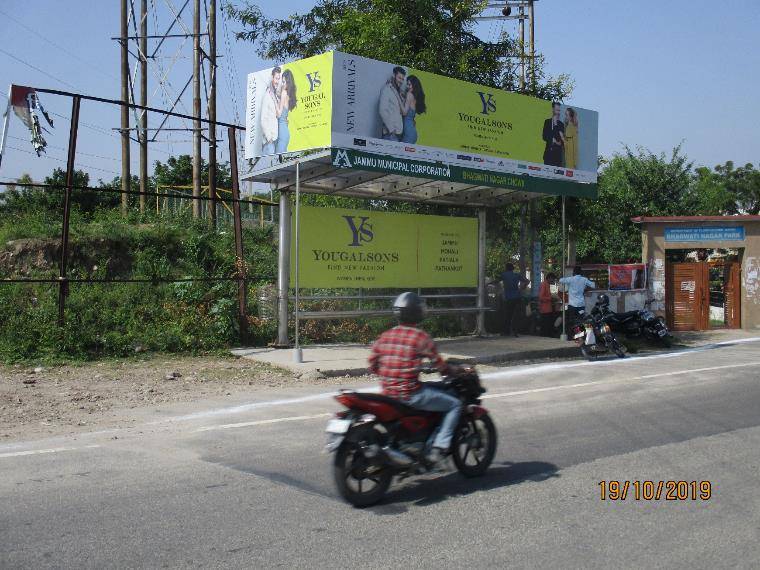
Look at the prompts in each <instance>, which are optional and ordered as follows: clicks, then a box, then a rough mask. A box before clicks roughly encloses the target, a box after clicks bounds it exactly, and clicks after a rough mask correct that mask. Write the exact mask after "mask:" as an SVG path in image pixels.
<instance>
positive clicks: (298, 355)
mask: <svg viewBox="0 0 760 570" xmlns="http://www.w3.org/2000/svg"><path fill="white" fill-rule="evenodd" d="M300 211H301V161H300V160H299V161H298V162H296V255H295V258H296V259H295V280H294V281H295V282H294V287H293V288H294V290H295V305H294V311H293V312H294V313H295V337H296V347H295V349H294V351H293V361H294V362H296V363H297V364H300V363H302V362H303V351H302V350H301V345H300V342H299V341H300V338H299V337H298V325H299V322H298V301H299V299H298V293H299V291H298V285H299V284H298V249H299V246H300V245H301V244H300V239H299V238H300V235H299V229H300V228H299V223H298V222H299V221H300V220H299V219H298V215H299V213H300Z"/></svg>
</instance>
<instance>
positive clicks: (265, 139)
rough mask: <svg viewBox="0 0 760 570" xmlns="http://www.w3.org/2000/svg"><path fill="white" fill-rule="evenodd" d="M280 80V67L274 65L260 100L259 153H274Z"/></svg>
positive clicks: (264, 154) (277, 133)
mask: <svg viewBox="0 0 760 570" xmlns="http://www.w3.org/2000/svg"><path fill="white" fill-rule="evenodd" d="M281 80H282V69H280V67H279V66H278V67H275V68H274V69H273V70H272V80H271V81H270V83H269V85H267V88H266V91H265V92H264V99H263V101H262V102H261V132H262V145H261V154H262V155H263V156H266V155H268V154H274V149H275V143H276V142H277V137H278V135H279V132H278V131H279V129H278V127H277V107H278V101H279V98H278V96H277V94H278V92H279V88H280V81H281Z"/></svg>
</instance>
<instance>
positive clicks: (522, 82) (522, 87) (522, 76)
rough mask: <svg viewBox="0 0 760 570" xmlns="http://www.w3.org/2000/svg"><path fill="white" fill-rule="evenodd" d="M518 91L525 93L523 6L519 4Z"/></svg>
mask: <svg viewBox="0 0 760 570" xmlns="http://www.w3.org/2000/svg"><path fill="white" fill-rule="evenodd" d="M519 10H520V13H519V16H520V19H519V20H518V22H520V93H525V6H524V5H523V4H520V8H519Z"/></svg>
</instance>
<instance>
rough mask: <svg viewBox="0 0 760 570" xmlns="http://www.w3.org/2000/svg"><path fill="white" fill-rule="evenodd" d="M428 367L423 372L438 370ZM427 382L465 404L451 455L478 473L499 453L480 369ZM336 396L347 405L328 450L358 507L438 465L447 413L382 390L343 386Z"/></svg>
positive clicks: (334, 423)
mask: <svg viewBox="0 0 760 570" xmlns="http://www.w3.org/2000/svg"><path fill="white" fill-rule="evenodd" d="M433 371H434V369H431V368H423V369H420V372H433ZM425 384H426V386H434V387H436V389H441V390H446V391H447V392H448V393H450V394H453V395H455V396H457V397H458V398H459V399H460V400H461V402H462V416H461V418H460V420H459V424H458V425H457V427H456V429H455V431H454V437H453V439H452V444H451V449H450V450H449V451H450V453H451V457H452V459H453V460H454V465H455V466H456V468H457V469H458V470H459V472H460V473H461V474H462V475H464V476H466V477H477V476H479V475H482V474H483V473H485V472H486V470H487V469H488V467H489V466H490V465H491V462H492V461H493V458H494V455H495V454H496V427H495V426H494V423H493V420H491V417H490V415H489V413H488V410H486V409H485V408H483V407H482V406H481V405H480V397H481V395H482V394H483V393H484V392H485V389H484V388H483V387H482V386H481V383H480V379H479V377H478V374H477V372H476V371H475V368H473V367H467V368H462V369H460V370H459V371H458V372H457V373H455V374H452V375H448V376H445V377H444V378H443V379H442V381H440V382H426V383H425ZM335 399H336V400H337V401H338V402H340V403H341V404H342V405H343V406H345V407H346V408H347V409H346V410H342V411H340V412H338V413H337V414H336V415H335V417H334V418H333V419H331V420H330V421H329V422H328V424H327V429H326V431H327V434H328V442H327V446H326V450H327V451H328V452H330V453H332V452H334V453H335V459H334V461H333V475H334V478H335V484H336V486H337V488H338V491H339V493H340V494H341V496H342V497H343V498H344V499H345V500H346V501H348V502H349V503H351V504H352V505H354V506H356V507H368V506H370V505H374V504H375V503H377V502H378V501H380V500H381V499H382V498H383V496H385V493H386V492H387V490H388V488H389V487H390V484H391V482H392V480H393V478H394V477H398V478H399V480H402V479H404V478H406V477H409V476H411V475H415V474H422V473H425V472H428V471H431V470H433V469H434V467H435V466H434V465H432V464H430V463H429V462H428V461H427V460H426V456H427V453H428V452H429V450H430V446H431V444H432V441H433V439H434V437H435V435H436V433H437V432H438V429H439V426H440V423H441V420H442V419H443V414H442V413H439V412H426V411H423V410H418V409H415V408H412V407H409V406H407V405H405V404H404V403H403V402H402V401H400V400H397V399H395V398H390V397H388V396H383V395H380V394H370V393H361V392H355V391H352V390H342V391H341V392H340V394H338V395H337V396H336V397H335Z"/></svg>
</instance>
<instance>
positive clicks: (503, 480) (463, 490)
mask: <svg viewBox="0 0 760 570" xmlns="http://www.w3.org/2000/svg"><path fill="white" fill-rule="evenodd" d="M558 472H559V468H558V467H557V466H556V465H554V464H553V463H547V462H545V461H523V462H519V463H513V462H511V461H505V462H504V463H501V464H499V465H496V466H493V467H491V468H490V469H489V470H488V471H487V472H486V474H485V475H483V476H482V477H477V478H473V479H467V478H466V477H463V476H462V475H460V474H459V473H458V472H457V471H454V472H453V473H447V474H446V475H443V476H441V477H437V478H435V479H429V478H427V479H426V478H423V479H417V480H415V479H412V480H411V483H410V484H408V485H407V486H405V487H403V488H401V489H398V490H396V491H394V490H393V487H391V491H390V492H389V493H388V495H387V496H386V498H385V500H384V501H383V503H382V504H380V505H378V506H376V507H372V508H370V509H369V511H370V512H374V513H375V514H378V515H396V514H400V513H404V512H406V511H407V510H408V507H407V506H405V505H402V504H399V503H411V504H413V505H415V506H420V507H424V506H427V505H433V504H436V503H440V502H441V501H445V500H446V499H450V498H452V497H462V496H466V495H470V494H472V493H477V492H478V491H488V490H490V489H498V488H500V487H507V486H510V485H517V484H519V483H524V482H526V481H535V482H540V481H545V480H547V479H551V478H554V477H559V474H558Z"/></svg>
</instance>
